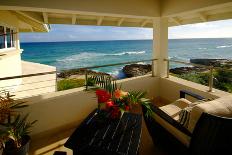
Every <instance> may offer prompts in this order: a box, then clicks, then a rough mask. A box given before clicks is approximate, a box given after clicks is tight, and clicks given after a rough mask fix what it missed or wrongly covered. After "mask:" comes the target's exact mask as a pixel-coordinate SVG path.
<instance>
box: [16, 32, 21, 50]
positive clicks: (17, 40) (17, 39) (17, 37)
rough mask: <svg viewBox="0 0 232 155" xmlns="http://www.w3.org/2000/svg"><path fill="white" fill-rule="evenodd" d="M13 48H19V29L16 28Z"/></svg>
mask: <svg viewBox="0 0 232 155" xmlns="http://www.w3.org/2000/svg"><path fill="white" fill-rule="evenodd" d="M15 48H16V49H20V41H19V30H18V29H17V30H16V34H15Z"/></svg>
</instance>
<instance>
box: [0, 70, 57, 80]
mask: <svg viewBox="0 0 232 155" xmlns="http://www.w3.org/2000/svg"><path fill="white" fill-rule="evenodd" d="M48 74H56V71H51V72H41V73H35V74H26V75H17V76H8V77H4V78H0V81H2V80H11V79H18V78H24V77H32V76H40V75H48Z"/></svg>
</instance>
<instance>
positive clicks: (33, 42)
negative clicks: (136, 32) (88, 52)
mask: <svg viewBox="0 0 232 155" xmlns="http://www.w3.org/2000/svg"><path fill="white" fill-rule="evenodd" d="M191 39H232V37H219V38H171V39H168V40H191ZM143 40H153V39H125V40H124V39H115V40H70V41H32V42H27V41H25V42H24V41H21V43H55V42H57V43H59V42H97V41H143Z"/></svg>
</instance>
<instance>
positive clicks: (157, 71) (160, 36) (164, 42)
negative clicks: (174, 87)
mask: <svg viewBox="0 0 232 155" xmlns="http://www.w3.org/2000/svg"><path fill="white" fill-rule="evenodd" d="M153 58H154V59H158V60H157V61H155V63H154V67H153V73H154V76H158V77H166V76H167V62H166V61H164V59H167V58H168V18H165V17H164V18H163V17H162V18H157V19H154V21H153Z"/></svg>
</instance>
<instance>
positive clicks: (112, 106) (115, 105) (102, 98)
mask: <svg viewBox="0 0 232 155" xmlns="http://www.w3.org/2000/svg"><path fill="white" fill-rule="evenodd" d="M96 95H97V98H98V108H100V109H103V110H105V111H108V112H109V113H110V117H111V118H112V119H115V118H119V117H120V116H121V115H122V114H123V112H125V111H129V110H130V105H129V103H128V102H127V97H128V92H124V91H122V90H120V89H116V90H115V91H114V93H113V94H110V93H109V92H107V91H106V90H104V89H98V90H96Z"/></svg>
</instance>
